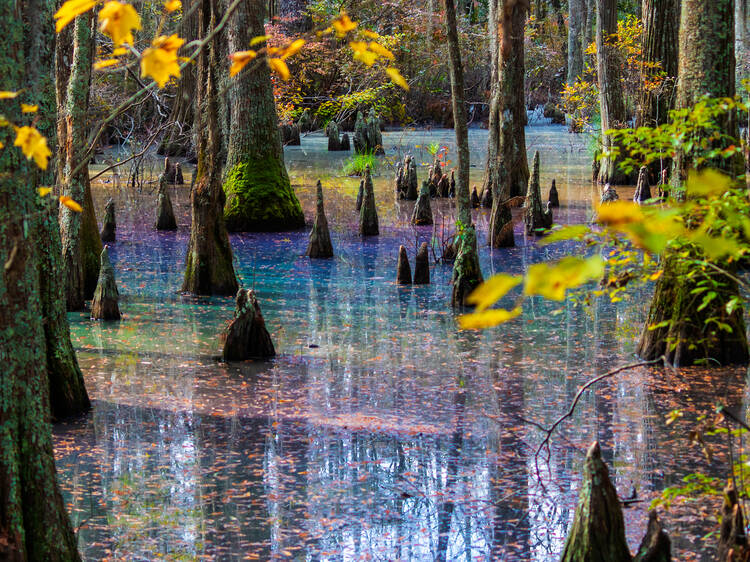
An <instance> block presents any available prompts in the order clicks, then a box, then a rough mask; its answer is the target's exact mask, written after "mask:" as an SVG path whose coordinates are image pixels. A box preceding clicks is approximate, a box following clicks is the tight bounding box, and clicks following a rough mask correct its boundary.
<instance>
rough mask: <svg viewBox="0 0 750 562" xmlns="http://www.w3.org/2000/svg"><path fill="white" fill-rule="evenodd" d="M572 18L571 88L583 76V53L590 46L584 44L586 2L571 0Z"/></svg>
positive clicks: (570, 49)
mask: <svg viewBox="0 0 750 562" xmlns="http://www.w3.org/2000/svg"><path fill="white" fill-rule="evenodd" d="M568 3H569V4H570V16H569V18H568V78H567V83H568V85H569V86H572V85H573V84H575V82H576V79H577V78H578V77H579V76H583V51H584V49H585V48H586V47H587V46H588V45H584V44H583V35H584V29H583V28H584V25H585V24H586V0H569V2H568Z"/></svg>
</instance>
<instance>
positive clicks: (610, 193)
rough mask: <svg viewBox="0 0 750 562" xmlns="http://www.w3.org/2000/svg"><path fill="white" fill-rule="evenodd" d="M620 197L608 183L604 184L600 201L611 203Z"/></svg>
mask: <svg viewBox="0 0 750 562" xmlns="http://www.w3.org/2000/svg"><path fill="white" fill-rule="evenodd" d="M619 199H620V196H619V195H618V193H617V190H616V189H615V188H614V187H613V186H611V185H610V184H605V186H604V191H602V198H601V201H600V202H601V203H602V204H604V203H612V202H613V201H617V200H619Z"/></svg>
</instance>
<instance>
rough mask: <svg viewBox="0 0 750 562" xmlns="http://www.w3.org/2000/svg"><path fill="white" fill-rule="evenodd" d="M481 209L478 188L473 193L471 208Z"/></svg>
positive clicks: (475, 187)
mask: <svg viewBox="0 0 750 562" xmlns="http://www.w3.org/2000/svg"><path fill="white" fill-rule="evenodd" d="M477 207H479V194H478V193H477V186H476V185H475V186H474V189H473V190H472V191H471V208H472V209H476V208H477Z"/></svg>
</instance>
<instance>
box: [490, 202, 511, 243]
mask: <svg viewBox="0 0 750 562" xmlns="http://www.w3.org/2000/svg"><path fill="white" fill-rule="evenodd" d="M487 238H488V240H487V243H488V244H489V245H490V248H512V247H513V246H515V245H516V239H515V236H514V235H513V214H512V213H511V211H510V205H509V204H508V201H502V202H501V201H500V199H499V198H498V199H496V200H495V203H494V205H493V206H492V216H491V217H490V229H489V232H488V233H487Z"/></svg>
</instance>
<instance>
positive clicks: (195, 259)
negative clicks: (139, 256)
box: [182, 0, 238, 295]
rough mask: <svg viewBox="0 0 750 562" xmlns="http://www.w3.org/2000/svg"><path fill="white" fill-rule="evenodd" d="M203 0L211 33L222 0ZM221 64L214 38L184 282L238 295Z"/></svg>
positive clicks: (206, 69)
mask: <svg viewBox="0 0 750 562" xmlns="http://www.w3.org/2000/svg"><path fill="white" fill-rule="evenodd" d="M200 2H201V7H200V13H199V18H200V32H201V35H202V36H206V35H208V34H209V33H210V30H211V29H212V28H213V26H214V25H215V24H216V13H215V9H216V6H215V2H216V0H200ZM216 68H218V64H217V61H216V41H211V43H210V44H209V45H208V46H207V48H204V49H203V51H201V53H200V55H198V65H197V76H198V86H199V87H198V96H197V100H196V103H197V106H196V107H198V108H199V111H198V115H199V123H200V126H199V127H198V130H197V133H198V143H197V149H198V165H197V167H196V171H195V176H196V178H195V182H194V184H193V188H192V191H191V193H190V202H191V206H192V210H193V219H192V223H191V225H190V241H189V243H188V253H187V260H186V262H187V263H186V267H185V280H184V281H183V284H182V290H183V291H185V292H188V293H193V294H196V295H234V294H236V292H237V289H238V284H237V278H236V277H235V274H234V265H233V263H232V248H231V246H230V244H229V235H228V234H227V229H226V226H225V224H224V215H223V209H224V201H225V199H224V192H223V190H222V188H221V179H220V175H221V163H220V154H219V153H220V148H219V147H220V138H219V136H220V134H221V133H220V131H219V127H218V124H217V111H218V110H217V104H218V100H217V94H216V83H215V79H216V78H215V70H216Z"/></svg>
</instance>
